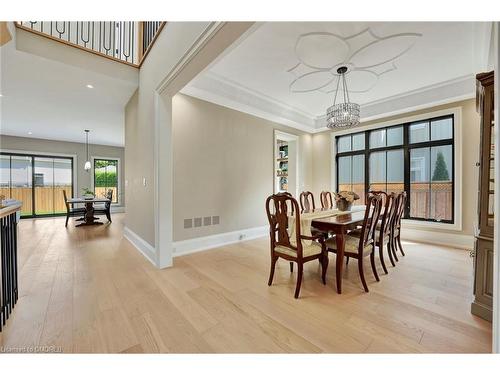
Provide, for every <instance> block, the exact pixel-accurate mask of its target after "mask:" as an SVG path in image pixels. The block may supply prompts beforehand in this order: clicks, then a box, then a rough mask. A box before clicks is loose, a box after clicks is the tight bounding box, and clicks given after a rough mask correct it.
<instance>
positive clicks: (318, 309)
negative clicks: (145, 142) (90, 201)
mask: <svg viewBox="0 0 500 375" xmlns="http://www.w3.org/2000/svg"><path fill="white" fill-rule="evenodd" d="M113 218H114V222H113V224H111V225H103V226H99V227H83V228H75V227H74V223H73V222H71V223H70V225H69V226H68V228H67V229H65V228H64V219H63V218H51V219H38V220H23V221H21V223H20V225H19V229H20V248H19V268H20V274H19V285H20V296H19V302H18V304H17V306H16V308H15V311H14V314H13V315H12V317H11V319H9V322H8V324H7V326H6V328H5V331H4V336H3V340H4V346H5V347H7V348H19V347H21V348H22V347H31V346H37V345H38V346H56V347H60V348H61V349H62V351H63V352H85V353H86V352H99V353H102V352H113V353H114V352H129V353H142V352H182V353H198V352H206V353H211V352H239V353H243V352H252V353H253V352H259V353H260V352H272V353H282V352H307V353H320V352H330V353H344V352H355V353H373V352H379V353H380V352H390V353H394V352H439V353H443V352H490V351H491V344H490V343H491V325H490V324H489V323H487V322H485V321H483V320H481V319H479V318H477V317H474V316H473V315H471V314H470V312H469V309H470V300H471V289H472V286H471V285H472V264H471V259H470V258H469V256H468V253H467V252H465V251H461V250H454V249H448V248H443V247H437V246H430V245H423V244H414V243H404V246H405V250H406V254H407V255H406V257H402V258H401V259H400V261H399V263H398V264H397V267H396V268H392V267H390V268H389V275H383V276H381V281H380V282H379V283H376V282H375V280H374V278H373V277H372V275H371V273H370V267H369V265H368V264H367V274H368V280H367V281H368V283H369V288H370V293H364V292H363V290H362V287H361V284H360V282H359V278H358V272H357V267H356V264H355V262H352V263H351V264H350V265H349V266H348V267H347V269H346V271H345V274H344V279H345V283H344V285H345V286H344V293H343V294H342V295H337V294H336V293H335V281H334V280H335V277H334V267H330V268H329V272H328V279H327V285H326V286H324V285H322V283H321V281H320V276H319V270H318V264H317V263H316V262H311V263H308V264H307V265H306V266H305V273H304V280H303V284H302V291H301V298H300V299H299V300H295V299H294V298H293V290H294V287H295V274H290V272H289V267H288V264H287V263H286V262H284V261H282V260H280V261H279V262H278V265H277V269H276V274H275V279H274V284H273V286H271V287H268V286H267V278H268V272H269V263H270V260H269V250H268V239H267V238H262V239H257V240H252V241H248V242H242V243H239V244H235V245H229V246H225V247H221V248H219V249H215V250H209V251H205V252H200V253H197V254H193V255H188V256H183V257H178V258H175V261H174V267H173V268H170V269H165V270H158V269H155V268H154V267H153V266H152V265H151V264H150V263H149V262H148V261H147V260H146V259H145V258H143V256H142V255H141V254H140V253H139V252H138V251H137V250H135V248H134V247H133V246H132V245H131V244H130V243H128V242H127V240H125V239H123V237H122V229H123V224H122V220H123V215H122V214H118V215H114V217H113ZM333 260H334V255H330V265H332V264H334V262H333ZM380 274H382V271H381V270H380Z"/></svg>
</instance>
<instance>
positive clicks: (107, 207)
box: [94, 189, 113, 223]
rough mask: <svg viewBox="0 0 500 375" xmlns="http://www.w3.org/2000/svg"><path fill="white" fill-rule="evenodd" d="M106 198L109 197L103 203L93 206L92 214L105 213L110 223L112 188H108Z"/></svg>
mask: <svg viewBox="0 0 500 375" xmlns="http://www.w3.org/2000/svg"><path fill="white" fill-rule="evenodd" d="M106 199H109V201H107V202H106V203H104V205H101V206H96V207H94V215H106V218H107V219H108V221H109V222H110V223H111V222H112V221H111V202H112V201H113V190H112V189H108V191H107V192H106Z"/></svg>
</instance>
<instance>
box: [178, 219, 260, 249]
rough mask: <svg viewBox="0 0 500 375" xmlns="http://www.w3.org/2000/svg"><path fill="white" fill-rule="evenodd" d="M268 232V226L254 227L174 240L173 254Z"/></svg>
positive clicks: (231, 242) (252, 237)
mask: <svg viewBox="0 0 500 375" xmlns="http://www.w3.org/2000/svg"><path fill="white" fill-rule="evenodd" d="M268 233H269V226H268V225H264V226H262V227H255V228H249V229H242V230H237V231H234V232H226V233H220V234H214V235H211V236H205V237H199V238H192V239H189V240H184V241H176V242H174V243H173V246H172V247H173V255H172V256H174V257H178V256H181V255H187V254H191V253H196V252H198V251H203V250H209V249H213V248H215V247H220V246H224V245H229V244H233V243H236V242H242V241H248V240H253V239H255V238H259V237H263V236H266V235H267V234H268Z"/></svg>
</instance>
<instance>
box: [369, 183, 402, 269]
mask: <svg viewBox="0 0 500 375" xmlns="http://www.w3.org/2000/svg"><path fill="white" fill-rule="evenodd" d="M371 193H372V194H380V195H381V196H382V197H383V198H384V199H383V200H382V201H383V202H384V205H383V207H384V212H383V213H382V214H381V215H380V216H381V218H380V220H379V222H378V224H377V229H376V232H375V246H378V249H379V258H380V263H381V264H382V268H383V270H384V272H385V274H388V271H387V267H386V265H385V261H384V246H385V247H387V254H388V255H389V259H390V260H391V263H392V264H394V260H393V259H392V248H391V246H392V241H391V225H392V222H393V219H394V216H395V214H396V212H397V205H396V203H397V202H396V201H397V195H396V193H390V194H387V193H386V192H384V191H373V192H371Z"/></svg>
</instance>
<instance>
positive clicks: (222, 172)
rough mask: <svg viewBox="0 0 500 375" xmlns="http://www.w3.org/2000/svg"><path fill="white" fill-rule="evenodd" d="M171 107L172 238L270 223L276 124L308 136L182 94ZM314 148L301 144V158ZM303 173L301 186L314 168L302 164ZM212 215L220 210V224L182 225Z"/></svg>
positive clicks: (191, 236) (300, 139)
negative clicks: (268, 207) (268, 211)
mask: <svg viewBox="0 0 500 375" xmlns="http://www.w3.org/2000/svg"><path fill="white" fill-rule="evenodd" d="M172 111H173V149H174V159H173V161H174V206H173V207H174V235H173V236H174V241H181V240H186V239H191V238H197V237H202V236H207V235H213V234H220V233H226V232H231V231H236V230H242V229H248V228H255V227H259V226H263V225H266V223H267V218H266V215H265V211H264V202H265V200H266V198H267V197H268V196H269V195H271V194H273V190H274V189H273V184H274V130H275V129H276V130H281V131H287V132H288V133H291V134H294V135H297V136H299V138H298V139H299V143H304V142H301V141H302V138H303V137H304V138H306V139H309V138H310V136H309V135H308V134H306V133H303V132H301V131H299V130H296V129H291V128H286V127H284V126H283V125H279V124H276V123H273V122H271V121H267V120H264V119H261V118H258V117H255V116H252V115H248V114H245V113H242V112H239V111H235V110H232V109H229V108H225V107H222V106H218V105H216V104H212V103H209V102H205V101H202V100H199V99H196V98H193V97H190V96H186V95H181V94H178V95H176V96H175V97H174V98H173V103H172ZM294 143H295V142H294ZM310 152H311V149H310V148H309V147H299V160H307V159H310V156H309V155H308V154H310ZM306 169H309V168H306ZM299 176H300V180H299V185H300V186H302V187H306V186H310V180H309V179H310V174H303V175H302V176H301V173H300V170H299ZM209 216H219V217H220V224H218V225H208V226H201V227H196V228H195V227H193V228H188V229H184V219H192V218H196V217H201V218H204V217H209Z"/></svg>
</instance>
